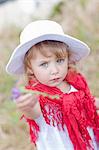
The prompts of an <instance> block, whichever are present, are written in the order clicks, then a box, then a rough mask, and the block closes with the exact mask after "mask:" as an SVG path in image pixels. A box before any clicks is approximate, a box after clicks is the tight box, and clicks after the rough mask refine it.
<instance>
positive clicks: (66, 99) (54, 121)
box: [25, 72, 99, 150]
mask: <svg viewBox="0 0 99 150" xmlns="http://www.w3.org/2000/svg"><path fill="white" fill-rule="evenodd" d="M66 81H67V82H68V83H69V84H71V85H73V86H74V87H75V88H76V89H77V90H78V91H77V92H71V93H70V94H62V92H61V91H60V90H59V89H57V88H51V90H50V88H49V87H47V86H44V85H42V84H37V85H36V86H32V84H30V85H28V86H27V87H26V88H27V89H32V90H38V91H40V92H43V91H44V92H46V93H48V94H51V95H55V94H58V95H60V99H59V100H57V99H54V100H53V99H51V98H49V97H47V96H46V97H44V96H42V95H40V98H39V103H40V106H41V110H42V114H43V117H44V119H45V121H46V123H47V124H49V125H52V126H57V127H58V129H59V130H60V129H63V130H64V125H66V127H67V129H68V133H69V136H70V139H71V141H72V143H73V145H74V150H94V148H93V145H92V140H91V137H90V135H89V132H88V130H87V127H91V128H92V129H93V130H94V131H95V135H96V139H97V140H98V141H99V116H98V115H97V113H96V107H95V106H94V101H95V100H94V97H93V96H92V95H91V93H90V90H89V88H88V85H87V83H86V80H85V79H84V77H83V76H82V75H81V74H79V73H78V74H77V73H75V72H69V74H67V76H66ZM32 83H33V81H32ZM25 118H26V117H25ZM26 120H27V122H28V124H29V126H30V135H31V141H32V142H34V143H36V141H37V139H38V133H39V132H40V128H39V126H38V125H37V123H36V122H35V121H34V120H30V119H27V118H26ZM61 127H62V128H61Z"/></svg>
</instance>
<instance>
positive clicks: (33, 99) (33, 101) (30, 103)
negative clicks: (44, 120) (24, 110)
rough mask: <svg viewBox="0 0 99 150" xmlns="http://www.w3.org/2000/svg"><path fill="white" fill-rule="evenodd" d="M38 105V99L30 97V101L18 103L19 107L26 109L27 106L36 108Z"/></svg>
mask: <svg viewBox="0 0 99 150" xmlns="http://www.w3.org/2000/svg"><path fill="white" fill-rule="evenodd" d="M36 103H37V98H34V97H29V98H28V99H25V100H24V101H21V102H18V103H17V106H18V107H25V106H30V107H31V106H34V105H35V104H36Z"/></svg>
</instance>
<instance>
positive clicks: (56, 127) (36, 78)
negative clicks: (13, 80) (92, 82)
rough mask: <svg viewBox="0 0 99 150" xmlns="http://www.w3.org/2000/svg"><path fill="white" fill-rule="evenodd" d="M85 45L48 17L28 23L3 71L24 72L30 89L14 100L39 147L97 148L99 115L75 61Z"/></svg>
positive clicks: (84, 53)
mask: <svg viewBox="0 0 99 150" xmlns="http://www.w3.org/2000/svg"><path fill="white" fill-rule="evenodd" d="M89 52H90V49H89V47H88V46H87V45H86V44H85V43H83V42H81V41H80V40H78V39H75V38H73V37H71V36H69V35H66V34H64V32H63V30H62V28H61V26H60V25H59V24H58V23H56V22H54V21H50V20H39V21H35V22H32V23H30V24H29V25H27V26H26V27H25V28H24V30H23V32H22V33H21V36H20V45H19V46H18V47H17V48H16V49H15V50H14V52H13V54H12V56H11V58H10V60H9V62H8V64H7V67H6V70H7V72H8V73H10V74H19V75H20V74H26V76H27V81H28V83H27V85H26V86H25V88H26V89H27V91H28V92H31V91H32V92H34V94H32V92H31V93H29V94H26V95H22V96H20V97H19V98H17V99H16V104H17V106H18V108H19V109H20V110H21V111H22V112H23V114H24V115H23V118H25V119H26V121H27V123H28V124H29V126H30V135H31V140H32V142H34V143H35V145H36V147H37V149H38V150H55V149H57V150H98V149H99V147H98V146H97V143H98V138H99V117H98V115H97V112H96V107H95V105H94V102H95V100H94V97H93V96H92V95H91V93H90V90H89V88H88V85H87V82H86V80H85V78H84V77H83V76H82V75H81V74H80V73H78V72H77V71H76V67H75V65H76V63H77V62H79V61H80V60H81V59H82V58H84V57H86V56H88V54H89Z"/></svg>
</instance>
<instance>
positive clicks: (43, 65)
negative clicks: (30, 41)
mask: <svg viewBox="0 0 99 150" xmlns="http://www.w3.org/2000/svg"><path fill="white" fill-rule="evenodd" d="M40 66H41V67H46V68H47V67H48V62H44V63H42V64H40Z"/></svg>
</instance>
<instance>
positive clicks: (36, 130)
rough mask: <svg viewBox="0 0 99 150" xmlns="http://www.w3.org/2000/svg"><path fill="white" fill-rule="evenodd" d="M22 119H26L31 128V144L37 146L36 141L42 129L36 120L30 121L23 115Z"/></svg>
mask: <svg viewBox="0 0 99 150" xmlns="http://www.w3.org/2000/svg"><path fill="white" fill-rule="evenodd" d="M20 119H25V120H26V122H27V123H28V125H29V127H30V137H31V142H33V143H34V144H35V145H36V141H37V139H38V133H39V132H40V128H39V126H38V125H37V123H36V122H35V121H34V120H31V119H28V118H27V117H26V116H25V115H22V117H21V118H20Z"/></svg>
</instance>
